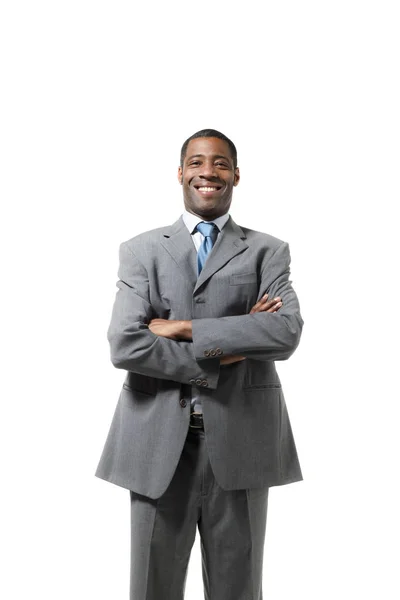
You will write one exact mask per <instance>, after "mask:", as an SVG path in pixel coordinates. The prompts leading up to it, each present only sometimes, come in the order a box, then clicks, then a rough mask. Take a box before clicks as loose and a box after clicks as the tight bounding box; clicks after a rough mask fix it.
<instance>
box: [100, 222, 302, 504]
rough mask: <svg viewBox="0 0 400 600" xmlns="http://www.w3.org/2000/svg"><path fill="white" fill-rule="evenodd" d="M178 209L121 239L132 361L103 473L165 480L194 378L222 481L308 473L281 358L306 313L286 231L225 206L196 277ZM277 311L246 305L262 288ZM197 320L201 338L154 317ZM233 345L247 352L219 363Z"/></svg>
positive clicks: (155, 494) (122, 324)
mask: <svg viewBox="0 0 400 600" xmlns="http://www.w3.org/2000/svg"><path fill="white" fill-rule="evenodd" d="M196 258H197V256H196V250H195V248H194V245H193V242H192V239H191V237H190V233H189V232H188V230H187V228H186V227H185V225H184V223H183V220H182V217H180V218H179V219H178V220H177V221H176V222H175V223H174V224H173V225H171V226H166V227H160V228H157V229H153V230H151V231H148V232H145V233H142V234H139V235H137V236H135V237H134V238H132V239H130V240H128V241H126V242H124V243H122V244H121V246H120V266H119V272H118V276H119V281H118V283H117V287H118V291H117V294H116V299H115V303H114V307H113V313H112V319H111V323H110V326H109V330H108V334H107V335H108V340H109V343H110V347H111V360H112V363H113V365H114V366H115V367H117V368H119V369H124V370H126V371H127V374H126V378H125V382H124V384H123V386H122V390H121V393H120V396H119V400H118V404H117V407H116V410H115V413H114V417H113V420H112V423H111V427H110V431H109V434H108V437H107V440H106V443H105V446H104V450H103V453H102V456H101V459H100V462H99V464H98V467H97V470H96V473H95V474H96V476H97V477H100V478H102V479H105V480H107V481H109V482H111V483H114V484H116V485H119V486H122V487H124V488H127V489H129V490H131V491H132V492H134V493H136V494H140V495H143V496H146V497H148V498H150V499H157V498H160V496H162V495H163V494H164V492H165V491H166V490H167V488H168V486H169V484H170V482H171V480H172V478H173V476H174V473H175V470H176V468H177V465H178V462H179V459H180V456H181V453H182V449H183V447H184V444H185V440H186V437H187V434H188V427H189V414H190V389H191V386H192V385H193V384H195V385H196V386H197V387H198V390H199V393H201V401H202V406H203V418H204V430H205V440H206V443H207V450H208V454H209V460H210V464H211V467H212V472H213V474H214V476H215V479H216V481H217V482H218V485H219V486H220V487H221V488H222V489H223V490H241V489H242V490H243V489H250V488H264V489H265V487H271V486H277V485H283V484H288V483H291V482H295V481H300V480H302V479H303V477H302V473H301V469H300V465H299V460H298V456H297V452H296V447H295V442H294V438H293V435H292V429H291V425H290V420H289V416H288V412H287V408H286V404H285V399H284V395H283V391H282V387H281V383H280V381H279V377H278V374H277V372H276V369H275V364H274V361H277V360H286V359H288V358H289V357H290V356H291V355H292V354H293V352H294V351H295V349H296V347H297V345H298V343H299V340H300V336H301V331H302V326H303V319H302V317H301V315H300V308H299V302H298V299H297V296H296V294H295V292H294V290H293V288H292V285H291V281H290V280H289V276H290V267H289V265H290V253H289V246H288V244H287V243H286V242H283V241H281V240H279V239H278V238H276V237H273V236H271V235H268V234H266V233H261V232H258V231H254V230H251V229H248V228H245V227H239V226H238V225H237V224H236V223H235V222H234V221H233V219H232V217H230V218H229V220H228V222H227V223H226V225H225V227H224V228H223V230H222V231H221V233H220V234H219V236H218V238H217V241H216V243H215V245H214V247H213V249H212V251H211V253H210V255H209V256H208V258H207V261H206V263H205V265H204V268H203V270H202V271H201V273H200V275H199V277H198V278H197V265H196ZM265 292H268V294H269V298H270V299H272V298H274V297H276V296H278V295H279V296H280V297H281V298H282V301H283V306H282V307H281V308H280V309H279V310H278V311H277V312H276V313H266V312H261V313H255V314H251V315H250V314H248V313H249V311H250V309H251V307H252V306H253V305H254V304H255V302H256V301H257V300H259V299H260V298H261V296H262V295H263V294H264V293H265ZM156 317H158V318H164V319H182V320H192V326H193V341H192V342H191V341H183V340H182V341H177V340H172V339H169V338H165V337H161V336H157V335H155V334H153V333H152V332H151V331H150V330H149V329H148V327H147V324H148V323H149V321H150V320H151V319H152V318H156ZM230 354H239V355H242V356H246V360H243V361H240V362H237V363H234V364H231V365H225V366H224V365H220V357H222V356H225V355H230Z"/></svg>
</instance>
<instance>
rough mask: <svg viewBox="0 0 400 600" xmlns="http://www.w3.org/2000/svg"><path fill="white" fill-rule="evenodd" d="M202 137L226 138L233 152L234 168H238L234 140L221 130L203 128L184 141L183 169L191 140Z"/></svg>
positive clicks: (182, 151)
mask: <svg viewBox="0 0 400 600" xmlns="http://www.w3.org/2000/svg"><path fill="white" fill-rule="evenodd" d="M202 137H207V138H210V137H214V138H219V139H220V140H224V141H225V142H226V143H227V144H228V146H229V149H230V151H231V154H232V160H233V167H234V169H236V167H237V152H236V146H235V144H234V143H233V142H232V140H230V139H229V138H228V137H226V135H224V134H223V133H221V132H220V131H217V130H216V129H201V130H200V131H197V132H196V133H194V134H193V135H191V136H190V138H188V139H187V140H186V142H184V144H183V146H182V149H181V168H182V169H183V162H184V160H185V156H186V150H187V147H188V144H189V142H190V140H194V139H196V138H202Z"/></svg>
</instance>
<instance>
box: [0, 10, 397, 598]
mask: <svg viewBox="0 0 400 600" xmlns="http://www.w3.org/2000/svg"><path fill="white" fill-rule="evenodd" d="M0 23H1V24H0V44H1V48H0V50H1V88H2V90H1V99H0V102H1V113H0V118H1V132H0V138H1V141H0V143H1V171H2V174H1V201H2V202H1V205H2V210H1V236H0V238H1V249H0V251H1V258H2V284H3V286H2V288H3V289H2V292H1V299H2V310H1V319H2V325H1V331H2V336H1V337H2V342H3V343H2V353H3V360H2V363H1V364H2V367H3V368H2V376H1V383H2V388H3V390H2V393H1V413H2V416H1V447H0V450H1V481H2V492H1V500H2V503H1V504H2V508H1V513H0V514H1V543H2V545H3V546H4V551H5V556H4V555H3V559H2V581H1V587H4V588H5V589H4V591H2V593H1V596H2V597H3V598H5V599H7V600H14V599H20V598H27V597H29V598H41V599H42V600H48V599H52V600H53V599H55V598H56V599H57V600H64V599H65V600H67V599H68V600H70V599H71V598H74V599H76V600H81V599H82V600H87V599H91V598H96V600H102V599H107V600H109V599H111V598H112V599H114V600H117V599H121V600H123V599H125V598H126V599H127V598H128V594H129V544H130V532H129V492H128V491H127V490H125V489H123V488H119V487H117V486H114V485H112V484H109V483H107V482H104V481H103V480H100V479H98V478H96V477H95V476H94V471H95V469H96V467H97V463H98V460H99V458H100V454H101V451H102V449H103V444H104V441H105V437H106V434H107V432H108V427H109V424H110V422H111V418H112V414H113V411H114V408H115V405H116V402H117V399H118V394H119V390H120V386H121V383H122V380H123V377H124V372H121V371H119V370H116V369H114V368H113V367H112V365H111V362H110V360H109V347H108V342H107V340H106V331H107V327H108V324H109V320H110V317H111V309H112V305H113V302H114V297H115V293H116V287H115V283H116V281H117V268H118V246H119V244H120V242H121V241H124V240H126V239H128V238H130V237H132V236H134V235H135V234H137V233H139V232H142V231H145V230H148V229H151V228H153V227H158V226H161V225H166V224H171V223H173V222H174V221H175V220H176V219H177V218H178V217H179V215H180V214H181V212H182V208H183V199H182V188H181V187H180V186H179V184H178V182H177V178H176V173H177V167H178V164H179V152H180V148H181V145H182V143H183V141H184V140H185V139H186V138H187V137H189V136H190V135H191V134H192V133H194V132H195V131H197V130H199V129H203V128H206V127H211V128H216V129H218V130H220V131H222V132H224V133H225V134H226V135H228V137H230V138H231V139H232V140H233V141H234V143H235V144H236V146H237V149H238V162H239V167H240V170H241V176H242V178H241V182H240V184H239V186H238V187H237V188H235V190H234V196H233V202H232V206H231V211H230V212H231V215H232V217H233V218H234V220H235V221H236V222H237V223H238V224H240V225H243V226H246V227H252V228H254V229H258V230H261V231H265V232H268V233H271V234H273V235H275V236H277V237H279V238H281V239H283V240H285V241H288V242H289V245H290V249H291V254H292V276H291V280H292V282H293V286H294V288H295V290H296V292H297V294H298V297H299V300H300V305H301V309H302V315H303V318H304V322H305V324H304V329H303V338H302V342H301V344H300V346H299V348H298V350H297V351H296V353H295V354H294V356H293V357H292V358H291V359H290V360H289V361H287V362H284V363H279V364H277V367H278V371H279V374H280V376H281V380H282V382H283V385H284V390H285V398H286V402H287V405H288V409H289V414H290V418H291V422H292V427H293V430H294V434H295V439H296V444H297V449H298V453H299V457H300V462H301V465H302V470H303V475H304V481H303V482H299V483H296V484H292V485H287V486H283V487H275V488H272V489H271V492H270V502H269V510H268V520H267V535H266V545H265V555H264V583H263V587H264V597H265V600H267V599H268V600H289V599H290V600H292V599H293V598H298V599H303V598H304V599H307V600H321V599H323V600H331V599H332V600H337V599H338V598H340V599H341V600H348V599H349V600H350V599H353V598H363V599H369V598H371V599H372V598H373V599H376V598H383V599H384V600H392V599H395V598H396V599H397V598H398V597H399V594H400V591H399V586H398V577H397V576H396V571H397V569H398V553H399V533H400V531H399V518H398V507H399V501H400V498H399V493H398V480H399V465H398V463H399V445H398V439H397V438H398V431H399V427H398V417H399V410H398V403H399V399H400V398H399V396H400V395H399V384H398V375H399V365H398V362H399V352H398V340H399V328H398V322H399V308H398V299H399V294H398V291H399V289H398V272H399V267H398V260H396V259H398V251H397V245H396V243H395V242H396V238H397V229H398V220H396V219H395V217H394V214H395V212H394V211H395V209H396V208H397V205H398V204H399V158H400V157H399V139H400V137H399V134H400V131H399V129H400V127H399V106H400V97H399V96H400V94H399V60H398V57H399V52H400V48H399V25H400V23H399V14H398V3H397V2H388V1H386V2H385V1H384V0H380V1H379V2H377V1H375V2H372V1H365V0H364V1H363V2H361V1H360V2H356V1H354V0H353V1H352V0H346V1H343V0H335V1H334V2H333V1H330V2H328V1H322V0H319V1H300V0H296V1H285V2H284V1H281V2H268V3H264V2H259V3H258V2H251V1H250V2H234V1H232V0H231V1H230V2H218V3H213V2H208V1H206V0H203V1H202V2H198V3H188V2H170V3H161V2H159V3H157V2H154V3H148V4H145V3H137V2H133V1H131V2H126V1H125V2H122V1H114V2H104V1H101V0H96V2H94V1H89V0H79V1H76V0H69V1H68V2H66V1H64V2H61V1H56V0H53V1H51V2H50V1H47V2H45V1H39V0H37V1H36V2H22V1H18V0H14V1H11V0H9V1H8V2H7V1H5V2H3V3H2V6H1V14H0ZM186 597H187V598H188V599H195V598H196V599H197V598H199V599H200V598H203V591H202V580H201V558H200V554H199V537H198V536H197V538H196V541H195V545H194V547H193V551H192V556H191V561H190V564H189V573H188V579H187V592H186ZM137 600H141V599H139V598H138V599H137ZM160 600H162V599H160ZM212 600H215V599H212Z"/></svg>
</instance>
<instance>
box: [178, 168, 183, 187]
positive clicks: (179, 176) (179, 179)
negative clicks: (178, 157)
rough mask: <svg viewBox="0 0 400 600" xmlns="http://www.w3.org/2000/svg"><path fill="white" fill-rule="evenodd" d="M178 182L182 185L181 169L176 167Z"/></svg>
mask: <svg viewBox="0 0 400 600" xmlns="http://www.w3.org/2000/svg"><path fill="white" fill-rule="evenodd" d="M178 181H179V183H180V184H181V185H182V183H183V173H182V167H178Z"/></svg>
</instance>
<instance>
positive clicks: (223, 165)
mask: <svg viewBox="0 0 400 600" xmlns="http://www.w3.org/2000/svg"><path fill="white" fill-rule="evenodd" d="M215 164H216V165H217V166H218V167H224V168H226V169H227V168H228V165H227V164H225V163H223V162H217V163H215Z"/></svg>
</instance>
